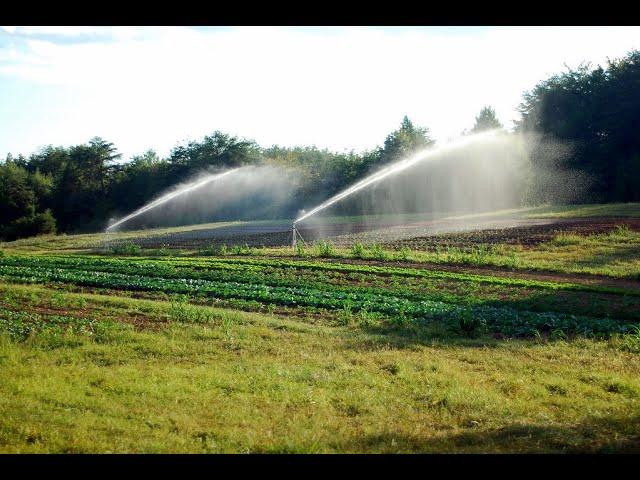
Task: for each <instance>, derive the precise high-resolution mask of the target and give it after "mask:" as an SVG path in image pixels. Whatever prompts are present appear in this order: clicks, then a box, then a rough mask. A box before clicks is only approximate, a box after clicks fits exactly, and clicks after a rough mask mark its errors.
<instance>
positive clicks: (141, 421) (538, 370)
mask: <svg viewBox="0 0 640 480" xmlns="http://www.w3.org/2000/svg"><path fill="white" fill-rule="evenodd" d="M572 212H574V213H575V215H572ZM395 222H399V220H398V219H396V220H395ZM300 232H301V234H302V236H303V238H305V240H307V245H305V244H303V243H300V244H299V245H298V248H297V249H292V248H291V246H290V242H291V233H290V222H288V221H271V222H234V223H226V224H208V225H202V226H191V227H185V228H179V227H175V228H171V229H157V230H152V231H141V232H118V233H114V234H109V236H106V235H104V234H93V235H78V236H73V235H68V236H60V237H36V238H32V239H25V240H19V241H15V242H10V243H4V244H2V245H0V249H1V250H0V251H1V252H2V254H1V256H0V364H1V365H2V368H0V377H1V380H0V412H2V415H1V416H0V451H2V452H104V451H114V452H183V451H184V452H445V451H455V452H487V451H495V452H640V209H639V208H638V205H637V204H620V205H608V206H575V207H563V208H556V209H554V208H544V209H523V210H521V211H508V212H494V213H491V214H483V215H475V216H472V217H470V218H469V217H468V216H458V217H455V218H445V219H433V218H432V219H425V218H418V217H410V216H408V217H405V218H403V219H402V223H396V224H394V223H393V221H392V219H391V218H385V217H384V216H379V217H378V218H376V219H371V218H369V219H367V220H366V221H363V220H362V218H357V217H350V218H348V217H344V218H333V219H330V220H328V221H326V222H325V223H324V224H323V225H322V226H321V227H319V226H315V227H312V226H307V228H306V229H305V228H304V226H301V227H300ZM107 237H108V238H107Z"/></svg>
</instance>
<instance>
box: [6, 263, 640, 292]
mask: <svg viewBox="0 0 640 480" xmlns="http://www.w3.org/2000/svg"><path fill="white" fill-rule="evenodd" d="M56 262H57V263H56ZM105 262H109V263H113V264H116V263H117V262H122V263H124V264H127V265H134V264H135V265H153V268H161V266H163V265H167V266H172V267H188V268H190V269H194V270H196V269H202V270H207V271H212V270H227V271H241V272H243V273H244V274H246V273H247V272H249V271H252V272H254V273H261V274H263V275H265V276H268V275H270V274H272V273H274V272H276V271H278V270H283V269H286V270H292V269H293V270H296V271H299V272H303V271H310V272H313V271H323V272H327V273H336V274H340V273H354V274H366V275H375V276H380V277H402V278H416V279H424V280H427V279H431V280H447V281H460V282H472V283H476V284H477V283H481V284H491V285H501V286H508V287H525V288H535V289H544V290H554V291H582V292H594V293H605V294H613V295H627V296H640V291H638V290H634V289H628V288H616V287H608V286H601V285H584V284H574V283H565V282H550V281H541V280H529V279H518V278H508V277H496V276H490V275H478V274H468V273H459V272H447V271H438V270H429V269H425V268H400V267H388V266H378V265H366V264H352V263H338V262H322V261H305V260H284V259H274V258H270V259H259V258H234V259H228V258H215V259H193V258H171V259H165V258H161V259H159V258H153V259H148V258H127V259H118V260H116V259H112V258H104V257H58V256H53V257H44V256H40V257H37V256H29V257H5V258H3V259H1V260H0V264H5V265H38V264H40V265H47V266H50V265H59V266H63V265H69V266H74V265H75V266H79V267H82V268H85V267H89V266H91V267H96V268H102V266H103V265H104V264H105ZM265 269H266V270H265Z"/></svg>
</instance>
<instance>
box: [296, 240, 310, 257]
mask: <svg viewBox="0 0 640 480" xmlns="http://www.w3.org/2000/svg"><path fill="white" fill-rule="evenodd" d="M296 256H297V257H306V256H307V252H306V251H305V248H304V245H303V244H302V242H298V243H296Z"/></svg>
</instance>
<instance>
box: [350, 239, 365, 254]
mask: <svg viewBox="0 0 640 480" xmlns="http://www.w3.org/2000/svg"><path fill="white" fill-rule="evenodd" d="M351 255H353V256H354V257H355V258H364V245H362V243H360V242H356V243H354V244H353V245H352V246H351Z"/></svg>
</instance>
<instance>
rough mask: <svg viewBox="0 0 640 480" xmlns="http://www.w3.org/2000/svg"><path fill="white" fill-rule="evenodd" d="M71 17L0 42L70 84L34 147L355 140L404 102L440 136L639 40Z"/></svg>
mask: <svg viewBox="0 0 640 480" xmlns="http://www.w3.org/2000/svg"><path fill="white" fill-rule="evenodd" d="M68 28H70V27H45V28H39V29H35V27H22V28H16V29H15V30H14V33H20V34H22V35H25V36H27V38H26V39H25V40H24V42H23V43H21V44H20V45H17V46H16V45H14V46H13V47H8V48H7V49H6V51H4V52H3V51H1V50H0V75H4V76H9V77H13V78H16V77H17V78H20V79H22V80H23V81H26V82H33V83H37V84H42V85H49V86H50V87H51V88H53V89H56V88H60V89H67V90H69V89H70V90H71V91H73V92H74V97H75V99H74V100H73V101H72V102H70V103H68V104H67V108H66V109H65V112H64V115H62V114H60V115H59V116H58V117H57V118H58V121H57V126H56V128H53V129H48V130H47V132H48V133H47V134H48V135H49V137H50V138H48V139H47V140H43V139H41V138H34V142H36V143H35V145H37V144H42V143H46V142H52V143H56V144H59V143H62V142H63V141H65V140H62V138H53V135H54V134H56V135H60V137H63V138H65V139H70V138H74V139H75V140H66V141H71V142H73V141H77V142H81V141H85V140H86V139H87V138H85V137H86V136H87V135H88V136H92V135H96V134H98V135H101V136H104V137H106V138H109V139H110V140H112V141H114V142H115V143H116V144H117V145H118V146H119V147H120V148H121V149H122V150H123V151H124V152H125V153H126V154H131V153H134V152H140V151H143V150H144V149H146V148H148V147H154V148H157V149H158V150H159V151H160V152H161V153H167V152H168V150H169V149H170V148H171V147H172V146H174V145H175V144H176V142H177V141H179V140H182V139H188V138H190V139H193V138H198V137H200V136H202V135H204V134H206V133H210V132H211V131H212V130H214V129H221V130H223V131H229V132H231V133H234V134H238V135H242V136H247V137H251V138H255V139H256V140H257V141H258V142H259V143H261V144H263V145H269V144H272V143H280V144H288V145H292V144H316V145H318V146H320V147H325V146H326V147H329V148H334V149H345V148H346V149H350V148H354V149H356V150H359V149H364V148H371V147H373V146H375V145H376V144H380V143H382V141H383V140H384V137H385V135H386V134H387V133H389V132H390V131H391V130H392V129H394V128H396V127H397V125H398V124H399V122H400V120H401V118H402V115H404V114H408V115H409V117H410V118H411V119H412V120H414V121H415V122H416V123H418V124H421V125H425V126H427V127H429V128H430V129H431V131H432V133H433V134H434V136H436V137H437V138H439V139H441V140H445V139H446V138H449V137H453V136H455V135H457V134H459V133H460V132H461V131H462V130H463V129H464V128H469V127H470V126H471V125H472V123H473V119H474V116H475V115H476V114H477V112H478V111H479V110H480V108H481V107H482V106H483V105H486V104H490V105H493V106H494V107H495V108H496V110H497V112H498V115H499V116H500V118H501V120H502V121H503V123H506V124H508V125H509V124H510V121H511V120H513V119H515V118H517V112H516V111H515V108H516V107H517V105H518V103H519V102H520V99H521V96H522V93H523V91H524V90H526V89H530V88H532V87H533V86H534V85H535V83H537V82H538V81H540V80H541V79H543V78H546V77H547V76H548V75H550V74H553V73H557V72H559V71H562V70H563V69H564V63H567V64H568V65H570V66H577V65H578V64H579V63H580V62H581V61H583V60H590V61H593V62H596V63H598V62H603V61H604V60H605V58H606V57H607V56H610V57H616V56H620V55H623V54H624V53H626V52H627V51H628V50H630V49H631V48H634V47H635V48H637V47H639V46H640V45H638V43H639V42H637V41H636V39H637V38H640V36H639V35H638V34H639V33H640V29H638V28H617V27H616V28H577V27H567V28H559V27H554V28H533V27H520V28H493V29H487V30H483V31H480V32H477V31H475V32H473V34H471V33H469V34H465V33H464V30H460V31H459V32H456V33H455V34H451V33H448V32H445V31H443V29H437V30H436V31H435V32H434V31H431V30H430V29H428V28H424V29H406V30H403V29H397V30H394V31H393V32H388V31H384V30H382V29H365V28H358V27H354V28H332V29H326V31H324V30H323V29H317V28H316V29H312V30H308V31H307V30H304V29H293V28H284V27H283V28H271V27H241V28H234V29H221V30H211V31H206V30H196V29H191V28H180V27H158V28H142V29H134V28H130V27H113V28H109V29H105V28H104V27H83V28H78V29H71V30H68ZM5 31H8V30H6V27H5ZM43 35H58V36H65V35H66V36H67V37H72V36H81V35H93V36H94V37H92V39H91V41H90V42H81V41H78V42H57V41H56V42H54V41H52V40H51V38H43ZM44 107H46V105H45V106H44ZM52 115H54V117H55V116H56V115H57V114H56V113H55V112H54V113H52ZM36 133H37V134H38V135H41V134H42V132H41V131H38V132H34V136H35V135H36ZM12 148H13V149H15V150H19V151H22V150H24V149H25V148H27V146H25V145H20V146H18V145H16V146H12ZM15 150H14V151H15Z"/></svg>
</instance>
